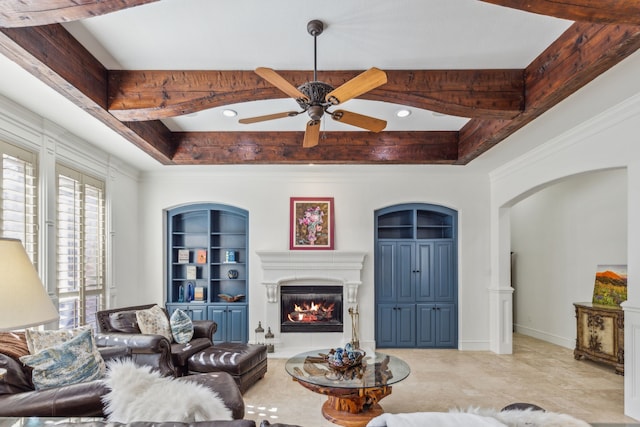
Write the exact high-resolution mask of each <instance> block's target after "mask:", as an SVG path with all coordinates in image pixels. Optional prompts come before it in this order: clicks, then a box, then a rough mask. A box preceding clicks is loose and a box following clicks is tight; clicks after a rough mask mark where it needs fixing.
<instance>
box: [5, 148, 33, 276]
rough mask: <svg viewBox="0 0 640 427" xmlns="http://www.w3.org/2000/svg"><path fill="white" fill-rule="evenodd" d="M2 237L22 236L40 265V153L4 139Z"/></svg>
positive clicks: (15, 237) (23, 242)
mask: <svg viewBox="0 0 640 427" xmlns="http://www.w3.org/2000/svg"><path fill="white" fill-rule="evenodd" d="M0 153H1V154H2V170H1V171H0V173H1V174H2V176H1V177H0V185H1V186H2V188H1V193H0V200H1V202H2V203H1V205H0V236H2V237H7V238H12V239H20V240H21V241H22V244H23V245H24V247H25V249H26V250H27V254H29V257H30V258H31V262H33V264H34V265H35V266H36V268H37V249H38V228H37V211H38V209H37V193H38V192H37V188H36V182H37V179H36V178H37V177H36V170H37V168H36V159H37V157H36V154H35V153H32V152H30V151H26V150H23V149H21V148H18V147H16V146H14V145H11V144H7V143H6V142H0Z"/></svg>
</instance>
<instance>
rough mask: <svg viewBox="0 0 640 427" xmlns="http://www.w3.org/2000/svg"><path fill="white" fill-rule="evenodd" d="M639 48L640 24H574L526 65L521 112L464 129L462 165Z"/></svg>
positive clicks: (461, 140) (460, 156) (459, 161)
mask: <svg viewBox="0 0 640 427" xmlns="http://www.w3.org/2000/svg"><path fill="white" fill-rule="evenodd" d="M639 48H640V26H636V25H606V24H589V23H575V24H573V25H572V26H571V27H569V28H568V29H567V31H565V32H564V33H563V34H562V35H561V36H560V37H559V38H558V39H557V40H556V41H554V42H553V43H552V44H551V45H550V46H549V47H548V48H547V49H545V51H544V52H543V53H542V54H540V55H539V56H538V57H537V58H536V59H535V60H534V61H533V62H531V64H529V66H528V67H527V69H526V71H525V86H526V100H527V101H526V106H525V110H524V112H523V113H522V114H520V115H519V116H517V117H516V118H514V119H513V120H478V119H472V120H470V121H469V122H467V124H466V125H465V126H464V127H463V128H462V129H461V130H460V142H459V156H458V157H459V159H458V163H459V164H466V163H468V162H470V161H471V160H473V159H475V158H476V157H478V156H479V155H480V154H482V153H484V152H485V151H487V150H489V149H490V148H491V147H493V146H494V145H496V144H497V143H499V142H501V141H503V140H504V139H505V138H507V137H509V136H510V135H511V134H513V133H514V132H516V131H517V130H518V129H520V128H522V127H523V126H525V125H526V124H527V123H530V122H531V121H533V120H534V119H536V118H537V117H539V116H540V115H542V114H543V113H544V112H546V111H548V110H549V109H550V108H552V107H553V106H555V105H556V104H558V103H559V102H560V101H562V100H563V99H565V98H567V97H569V96H570V95H572V94H573V93H575V92H576V91H577V90H578V89H580V88H582V87H583V86H584V85H586V84H587V83H589V82H591V81H592V80H593V79H595V78H596V77H598V76H599V75H600V74H602V73H604V72H605V71H607V70H608V69H610V68H611V67H613V66H614V65H616V64H617V63H619V62H620V61H622V60H623V59H624V58H626V57H627V56H629V55H631V54H632V53H633V52H635V51H637V50H638V49H639ZM593 102H597V100H594V101H593Z"/></svg>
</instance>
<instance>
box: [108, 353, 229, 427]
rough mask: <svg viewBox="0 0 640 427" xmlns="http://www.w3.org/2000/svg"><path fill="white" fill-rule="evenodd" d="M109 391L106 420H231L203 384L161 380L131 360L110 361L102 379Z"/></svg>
mask: <svg viewBox="0 0 640 427" xmlns="http://www.w3.org/2000/svg"><path fill="white" fill-rule="evenodd" d="M104 382H105V384H106V385H107V387H108V388H109V389H110V391H109V392H108V393H107V394H105V395H104V396H103V397H102V402H103V404H104V405H105V408H104V412H105V415H107V420H108V421H110V422H118V423H131V422H134V421H147V422H153V423H161V422H169V421H173V422H189V423H193V422H197V421H214V420H231V419H232V416H231V414H232V413H231V410H230V409H229V408H227V407H226V406H225V404H224V402H223V401H222V399H221V398H220V396H218V393H216V392H215V391H214V390H212V389H210V388H208V387H205V386H203V385H200V384H197V383H194V382H191V381H181V380H180V379H176V378H173V377H163V376H162V375H161V374H160V373H159V372H157V371H154V370H152V369H151V367H149V366H136V364H135V363H134V362H133V361H131V360H113V361H110V362H109V364H108V367H107V374H106V376H105V379H104Z"/></svg>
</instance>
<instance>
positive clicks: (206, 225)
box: [166, 203, 249, 343]
mask: <svg viewBox="0 0 640 427" xmlns="http://www.w3.org/2000/svg"><path fill="white" fill-rule="evenodd" d="M248 220H249V213H248V212H247V211H246V210H244V209H240V208H236V207H233V206H227V205H221V204H214V203H198V204H190V205H184V206H180V207H177V208H174V209H170V210H168V211H167V239H166V242H167V252H166V257H167V289H166V296H167V310H168V311H169V313H172V312H173V311H174V310H176V309H178V308H180V309H182V310H184V311H185V312H186V313H187V314H188V315H189V316H190V317H191V318H192V319H194V320H201V319H208V320H213V321H215V322H216V323H217V324H218V330H217V332H216V334H215V335H214V337H213V339H214V341H215V342H222V341H229V342H241V343H246V342H247V339H248V325H247V323H248V319H247V312H248V310H247V307H248V297H249V296H248V292H247V291H248V286H247V284H248V283H249V278H248V272H249V268H248V265H247V263H248V256H247V255H248V242H249V236H248V224H249V221H248ZM194 272H195V276H194ZM196 288H197V290H202V291H203V295H202V297H201V298H199V297H198V294H197V293H196V292H195V290H196ZM190 291H194V292H190ZM225 297H227V299H229V298H228V297H232V298H231V299H232V301H228V300H225V299H224V298H225ZM234 297H235V298H236V299H237V300H235V301H233V299H234Z"/></svg>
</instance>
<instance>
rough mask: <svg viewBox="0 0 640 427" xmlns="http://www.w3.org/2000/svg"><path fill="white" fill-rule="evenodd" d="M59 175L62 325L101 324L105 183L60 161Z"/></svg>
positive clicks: (58, 207)
mask: <svg viewBox="0 0 640 427" xmlns="http://www.w3.org/2000/svg"><path fill="white" fill-rule="evenodd" d="M57 178H58V179H57V181H58V191H57V193H58V196H57V218H58V219H57V225H58V226H57V230H58V234H57V280H58V284H57V288H58V297H59V307H60V308H59V311H60V328H74V327H77V326H80V325H87V324H88V325H92V326H94V328H96V327H97V323H96V313H97V312H98V311H99V310H101V309H102V307H103V303H104V293H105V283H104V280H105V265H104V259H105V235H104V234H105V224H104V215H105V214H104V211H105V209H104V205H105V200H104V187H105V185H104V182H103V181H100V180H98V179H95V178H93V177H90V176H88V175H85V174H82V173H80V172H78V171H75V170H73V169H69V168H67V167H64V166H60V165H59V166H57Z"/></svg>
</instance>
